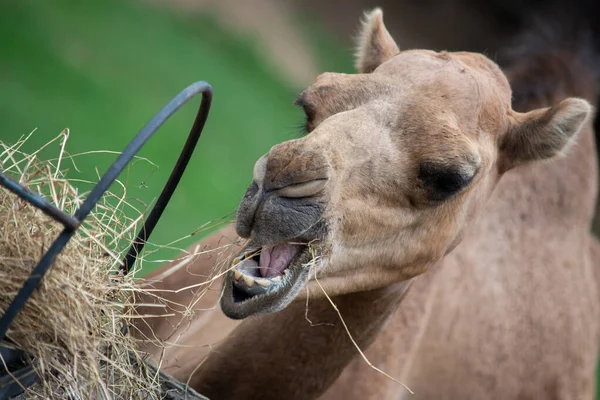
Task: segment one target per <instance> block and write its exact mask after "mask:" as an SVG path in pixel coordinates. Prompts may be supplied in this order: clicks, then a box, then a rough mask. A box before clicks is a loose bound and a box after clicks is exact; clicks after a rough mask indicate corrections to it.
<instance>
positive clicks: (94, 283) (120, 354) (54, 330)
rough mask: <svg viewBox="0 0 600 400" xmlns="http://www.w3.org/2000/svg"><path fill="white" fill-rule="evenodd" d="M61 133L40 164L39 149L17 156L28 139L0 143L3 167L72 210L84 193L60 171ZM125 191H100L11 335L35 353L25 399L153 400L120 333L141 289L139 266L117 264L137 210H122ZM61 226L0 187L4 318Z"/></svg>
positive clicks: (154, 391)
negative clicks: (52, 156)
mask: <svg viewBox="0 0 600 400" xmlns="http://www.w3.org/2000/svg"><path fill="white" fill-rule="evenodd" d="M67 138H68V131H64V132H63V133H61V135H60V136H58V137H57V138H56V139H54V140H53V141H51V142H50V143H48V145H46V146H44V147H47V146H49V145H52V146H54V147H55V148H56V147H59V152H58V157H57V159H56V160H53V161H40V160H39V159H38V157H37V154H38V153H39V151H40V150H41V149H40V150H38V151H36V152H35V153H33V154H25V153H23V152H21V151H20V148H21V147H22V146H23V144H24V143H25V141H26V139H24V140H21V141H19V142H18V143H16V144H15V145H13V146H8V145H6V144H3V143H2V142H0V170H2V171H3V172H4V173H6V174H8V175H9V176H11V177H12V178H13V179H15V180H17V181H19V182H20V183H22V184H24V185H25V186H27V187H28V188H29V189H30V190H32V191H33V192H36V193H39V194H41V195H43V196H44V197H45V198H47V199H48V200H49V201H51V202H52V203H53V204H55V205H57V206H58V207H59V208H60V209H62V210H64V211H66V212H67V213H68V214H73V213H74V212H75V210H76V209H77V208H78V207H79V206H80V205H81V203H82V201H83V199H85V194H82V193H79V192H78V190H77V189H76V188H75V187H73V185H72V184H71V183H70V182H69V180H67V179H66V177H65V174H64V173H63V171H62V170H61V164H63V163H64V160H65V158H67V157H66V154H67V153H66V152H65V143H66V140H67ZM58 145H60V146H58ZM90 188H91V186H90ZM125 192H126V191H125V187H124V186H123V195H121V196H117V195H115V194H114V193H109V194H107V195H105V196H104V197H103V199H102V201H101V202H100V203H99V204H98V206H97V207H96V208H95V210H94V211H93V212H92V213H91V214H90V216H89V217H88V218H87V219H86V220H85V221H84V223H83V225H82V227H81V228H80V229H79V230H78V231H77V233H76V234H75V236H74V237H73V238H72V239H71V241H70V242H69V244H68V245H67V247H66V248H65V249H64V250H63V251H62V253H61V254H60V255H59V256H58V258H57V259H56V262H55V263H54V265H53V267H52V268H51V269H50V271H49V272H48V274H47V275H46V277H45V278H44V279H43V281H42V283H41V285H40V287H39V288H38V289H37V290H36V291H35V293H34V295H33V296H32V297H31V298H30V299H29V301H28V302H27V304H26V306H25V308H24V309H23V310H22V311H21V313H20V314H19V316H18V317H17V319H16V320H15V321H14V323H13V325H12V327H11V328H10V330H9V332H8V334H7V338H8V339H9V340H10V341H12V342H13V343H14V344H15V345H16V346H17V347H18V348H21V349H23V350H24V351H26V352H27V353H28V354H29V355H30V356H31V357H32V358H31V360H30V362H31V363H32V364H33V365H34V366H35V369H36V371H37V373H38V374H39V376H40V377H41V378H42V381H41V383H39V384H36V385H34V386H33V387H32V388H30V389H28V391H27V392H26V396H27V397H34V398H35V397H42V398H60V399H64V398H72V399H130V398H136V399H154V398H159V391H160V382H158V381H157V379H156V377H157V374H156V373H155V372H148V370H147V369H145V368H139V365H138V364H139V363H140V361H141V356H138V355H137V353H136V351H135V350H134V349H135V348H136V343H135V339H134V338H132V337H131V336H129V335H127V334H126V333H123V332H125V331H126V329H125V330H124V329H123V328H124V326H125V325H127V324H128V322H129V321H130V319H131V318H133V317H134V316H135V313H134V311H133V301H134V296H133V294H134V292H136V291H137V292H139V291H140V289H139V288H138V287H137V286H136V283H135V279H134V277H135V272H136V271H132V273H131V274H129V275H127V276H123V275H119V274H117V270H118V266H119V264H120V262H121V259H122V255H123V252H124V251H126V250H127V245H128V244H129V243H130V242H131V240H132V239H133V238H134V235H135V233H136V231H137V229H138V226H137V225H138V223H139V222H140V220H141V218H139V217H140V216H141V214H142V213H141V212H139V211H136V213H137V217H136V218H135V219H132V218H131V217H127V216H126V212H125V211H126V209H127V208H128V207H131V205H129V204H128V203H127V201H126V200H125ZM130 211H131V210H130ZM129 215H131V213H129ZM61 230H62V225H61V224H60V223H57V222H55V221H53V220H52V219H51V218H49V217H47V216H45V215H44V214H43V213H42V212H40V211H39V210H38V209H37V208H35V207H33V206H31V205H29V204H28V203H26V202H24V201H23V200H21V199H19V198H18V197H17V196H16V195H14V194H12V193H10V192H8V191H7V190H4V188H1V187H0V315H1V314H2V313H3V312H4V310H6V308H7V306H8V305H9V304H10V302H11V301H12V300H13V298H14V297H15V295H16V294H17V292H18V291H19V289H20V288H21V286H22V285H23V282H24V280H25V279H26V277H27V276H28V275H29V274H30V272H31V271H32V269H33V267H34V266H35V265H36V263H37V262H38V261H39V259H40V257H41V256H42V254H43V253H44V252H45V250H46V249H47V248H48V246H49V245H50V244H51V243H52V242H53V241H54V240H55V238H56V237H57V236H58V235H59V233H60V232H61ZM0 362H3V360H1V359H0ZM1 366H2V365H1V364H0V368H1Z"/></svg>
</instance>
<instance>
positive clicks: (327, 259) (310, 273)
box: [137, 9, 600, 400]
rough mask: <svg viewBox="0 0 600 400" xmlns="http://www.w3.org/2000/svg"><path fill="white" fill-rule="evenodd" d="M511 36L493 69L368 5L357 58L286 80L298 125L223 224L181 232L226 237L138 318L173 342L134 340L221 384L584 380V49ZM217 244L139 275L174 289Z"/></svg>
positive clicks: (446, 386) (547, 387) (590, 267)
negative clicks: (407, 39) (220, 256)
mask: <svg viewBox="0 0 600 400" xmlns="http://www.w3.org/2000/svg"><path fill="white" fill-rule="evenodd" d="M527 43H528V42H525V44H524V45H523V46H522V48H520V49H518V51H517V52H516V53H515V55H514V57H513V59H512V60H511V62H510V63H508V64H507V66H506V67H505V68H504V70H501V69H500V68H499V67H498V65H497V64H496V63H494V62H493V61H491V60H490V59H489V58H487V57H485V56H484V55H481V54H476V53H468V52H434V51H429V50H405V51H400V49H399V47H398V46H397V44H396V42H395V41H394V39H393V38H392V37H391V36H390V34H389V33H388V31H387V30H386V28H385V25H384V23H383V14H382V11H381V10H380V9H375V10H373V11H371V12H369V13H367V14H366V16H365V19H364V22H363V24H362V27H361V34H360V36H359V40H358V51H357V58H356V67H357V71H358V73H357V74H350V75H346V74H338V73H325V74H322V75H320V76H319V77H317V79H316V81H315V82H314V83H313V84H312V85H311V86H309V87H308V88H307V89H305V90H304V91H303V92H302V93H301V94H300V96H299V97H298V99H297V101H296V104H297V105H298V106H300V107H302V108H303V109H304V111H305V113H306V131H307V133H306V135H305V136H304V137H302V138H300V139H295V140H290V141H287V142H283V143H281V144H278V145H276V146H274V147H272V148H271V149H270V151H269V152H268V153H267V154H265V155H264V156H263V157H261V158H260V159H259V160H258V161H257V162H256V165H255V167H254V170H253V179H252V183H251V185H250V187H249V188H248V190H247V192H246V194H245V195H244V198H243V199H242V200H241V202H240V206H239V209H238V213H237V217H236V221H235V224H234V225H231V226H227V227H225V228H224V229H222V230H221V231H219V232H217V233H215V234H213V235H212V236H210V237H209V238H207V239H206V240H205V241H204V242H202V243H200V244H199V245H198V246H196V248H202V249H207V248H219V246H220V245H221V244H222V243H233V245H231V246H230V247H229V249H233V251H234V252H235V257H232V260H231V263H230V264H229V265H228V266H227V272H226V273H225V274H224V275H223V277H222V279H220V280H217V281H215V282H214V283H213V285H212V289H211V290H210V291H209V292H208V293H207V295H206V296H205V297H203V298H202V299H201V300H200V301H199V303H198V304H197V305H196V307H197V308H198V309H202V310H203V311H201V312H198V314H197V316H198V318H197V319H195V320H193V321H192V322H189V323H188V324H185V325H182V326H180V327H178V328H177V323H178V322H179V321H181V316H170V317H168V318H148V319H147V320H145V321H143V322H140V323H139V324H138V325H137V328H138V330H139V334H141V335H142V336H144V337H149V338H150V337H152V338H162V339H165V340H167V338H168V341H169V342H174V341H177V343H178V344H179V346H171V347H168V348H167V349H166V350H164V351H163V350H161V349H160V347H157V346H155V344H152V343H150V342H149V344H148V346H147V347H146V348H145V350H146V351H147V352H148V353H150V355H151V356H152V357H154V358H155V359H156V360H158V359H161V360H162V364H161V365H162V367H163V368H164V369H165V370H166V371H167V372H169V373H171V374H173V375H174V376H175V377H177V378H178V379H180V380H183V381H187V382H189V383H190V385H191V386H192V387H194V388H195V389H196V390H198V391H199V392H201V393H203V394H204V395H206V396H208V397H209V398H211V399H219V400H221V399H252V398H261V399H315V398H321V399H344V398H347V399H401V398H417V399H436V400H438V399H523V400H525V399H592V398H593V396H594V393H595V376H594V375H595V367H596V359H597V354H598V350H599V348H598V347H599V346H598V344H599V333H600V319H599V318H598V317H599V316H600V295H599V290H598V288H599V285H598V283H599V282H600V273H599V271H598V268H599V267H600V246H599V245H598V243H597V241H596V239H594V238H593V236H592V235H591V233H590V224H591V221H592V217H593V214H594V205H595V201H596V192H597V159H596V153H595V145H594V134H593V129H592V123H591V122H592V114H593V105H594V103H595V99H596V74H595V70H594V67H595V66H594V65H593V64H592V63H590V62H588V59H587V58H585V57H583V54H584V52H581V51H580V48H579V46H577V45H576V43H566V45H565V46H562V47H557V46H553V45H552V43H550V44H549V45H547V46H545V47H544V46H540V45H539V43H537V44H536V45H535V46H533V45H532V46H530V47H528V46H527ZM509 82H510V83H509ZM513 96H514V99H513ZM238 235H239V236H240V237H242V238H244V239H246V242H245V243H243V242H241V241H236V240H237V238H238ZM215 258H216V257H215V256H211V255H210V254H209V253H203V254H202V255H200V256H198V257H197V259H196V260H195V261H194V262H193V263H192V264H191V265H188V266H187V267H186V268H174V266H176V265H177V262H175V263H173V264H171V265H167V266H165V267H164V268H163V269H161V270H159V271H157V272H156V273H155V274H153V275H152V276H150V277H149V282H152V284H153V286H154V287H155V288H158V289H162V290H165V296H166V297H167V300H168V301H169V302H174V303H181V304H187V302H188V300H189V299H190V298H191V297H192V296H193V290H191V289H187V290H184V291H179V292H175V291H174V289H178V288H182V287H186V286H188V285H191V284H193V283H195V282H199V281H200V280H201V279H205V277H208V276H210V275H211V273H212V272H213V269H214V265H215ZM220 285H222V287H221V288H219V286H220ZM140 301H141V302H142V303H144V304H145V305H143V306H140V308H139V312H140V314H142V315H149V314H152V313H153V312H154V313H157V312H156V311H153V310H155V309H156V308H155V307H150V304H149V303H151V302H152V299H149V298H141V299H140ZM217 302H219V307H215V304H216V303H217ZM334 305H335V306H334ZM174 327H176V328H177V329H174ZM357 347H358V348H360V349H362V350H365V353H364V354H365V357H366V358H367V359H368V360H369V361H370V363H371V365H369V364H367V363H366V362H365V360H364V359H363V357H361V355H360V354H359V352H358V350H357ZM374 368H378V369H379V371H377V370H375V369H374ZM382 371H383V372H385V373H386V374H387V376H386V375H384V374H383V373H381V372H382ZM390 377H392V378H395V379H390ZM397 381H400V382H402V383H404V384H406V385H407V386H408V388H410V390H412V392H414V393H415V395H414V396H412V397H411V395H410V393H409V391H408V389H406V388H405V387H403V386H402V385H400V384H399V383H398V382H397Z"/></svg>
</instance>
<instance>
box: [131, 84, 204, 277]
mask: <svg viewBox="0 0 600 400" xmlns="http://www.w3.org/2000/svg"><path fill="white" fill-rule="evenodd" d="M206 85H208V84H206ZM208 88H210V86H208ZM194 89H195V88H193V87H191V86H190V87H188V89H186V90H184V91H183V92H181V93H180V94H179V96H178V97H175V98H174V99H173V100H171V102H170V103H169V104H168V105H167V106H165V107H164V108H163V109H162V110H161V111H160V112H159V113H158V115H156V116H155V117H154V118H153V119H152V120H151V121H150V122H149V123H148V125H146V127H144V129H149V130H156V129H158V127H159V126H160V125H162V123H163V122H164V121H166V120H167V119H168V118H169V117H170V116H171V115H173V113H175V111H177V110H178V109H179V107H181V105H183V103H185V102H186V101H187V100H188V99H190V98H191V97H193V96H194V95H195V94H196V93H198V92H197V91H195V90H194ZM203 93H204V96H202V102H201V103H200V109H199V110H198V115H196V120H195V121H194V125H193V126H192V129H191V131H190V134H189V135H188V138H187V140H186V142H185V145H184V146H183V149H182V150H181V154H180V155H179V158H178V159H177V163H176V164H175V167H174V168H173V171H172V172H171V175H170V176H169V179H168V180H167V183H166V185H165V187H164V188H163V190H162V192H161V193H160V196H159V197H158V199H157V200H156V203H155V204H154V207H153V208H152V211H150V215H149V216H148V218H146V220H145V221H144V226H143V227H142V229H140V231H139V233H138V235H137V238H136V239H135V241H134V242H133V244H132V245H131V247H130V248H129V251H128V252H127V256H125V259H124V260H123V265H122V266H121V271H122V272H123V273H124V274H127V273H128V272H129V268H130V267H131V266H132V265H133V263H134V262H135V260H136V258H137V256H138V254H140V253H141V251H142V249H143V248H144V245H145V244H146V241H147V240H148V238H149V237H150V235H151V234H152V231H153V230H154V227H155V226H156V224H157V223H158V220H159V219H160V217H161V215H162V213H163V211H164V210H165V207H166V206H167V203H168V202H169V200H171V196H172V195H173V192H174V191H175V189H176V188H177V185H178V184H179V181H180V180H181V177H182V176H183V171H185V169H186V167H187V165H188V162H189V161H190V158H191V157H192V153H193V152H194V149H195V148H196V143H198V139H200V134H201V133H202V129H204V125H205V124H206V119H207V118H208V112H209V110H210V104H211V102H212V90H207V91H203ZM178 101H179V102H180V104H179V105H178V106H177V108H175V103H176V102H178ZM170 105H171V107H169V106H170Z"/></svg>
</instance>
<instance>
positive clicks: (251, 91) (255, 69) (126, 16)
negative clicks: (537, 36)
mask: <svg viewBox="0 0 600 400" xmlns="http://www.w3.org/2000/svg"><path fill="white" fill-rule="evenodd" d="M529 3H531V4H534V3H536V1H534V0H531V1H530V2H529ZM515 4H516V3H515V2H514V1H512V0H511V1H489V2H477V1H473V0H456V1H454V2H448V1H441V0H440V1H432V0H429V1H422V2H413V1H394V0H380V1H370V0H331V1H322V0H196V1H193V0H171V1H167V0H102V1H75V0H71V1H68V0H52V1H50V0H2V1H0V37H1V38H2V40H1V41H0V57H1V58H0V94H1V95H0V126H1V127H2V131H0V132H1V133H0V140H2V141H4V142H8V143H12V142H15V141H16V140H18V139H19V138H20V137H22V136H24V135H28V134H29V133H30V132H32V131H33V130H36V132H35V133H34V135H33V136H32V137H31V139H30V140H29V142H28V143H27V145H26V147H25V148H24V150H25V151H33V150H35V149H37V148H38V147H39V146H41V145H42V144H44V143H46V142H48V141H49V140H50V139H52V138H54V137H55V136H57V135H58V134H59V133H60V132H61V131H62V130H63V129H64V128H69V130H70V138H69V142H68V148H67V150H68V151H69V153H70V154H77V153H83V152H89V151H97V150H110V151H120V150H122V149H123V148H124V147H125V145H126V144H127V143H128V142H129V141H130V140H131V139H132V138H133V136H134V135H135V134H136V133H137V132H138V130H139V129H140V128H141V127H142V126H143V125H144V124H145V123H146V122H147V121H148V120H149V119H150V118H151V117H152V116H153V115H154V113H155V112H157V111H158V110H159V109H160V108H161V107H162V106H163V105H164V104H165V103H166V102H168V101H169V100H170V99H171V98H172V97H173V96H174V95H175V94H177V93H178V92H179V91H180V90H181V89H183V88H184V87H186V86H187V85H189V84H191V83H193V82H195V81H198V80H205V81H208V82H209V83H210V84H211V85H212V86H213V88H214V92H215V94H214V102H213V107H212V111H211V113H210V116H209V120H208V123H207V126H206V128H205V130H204V133H203V136H202V138H201V140H200V143H199V145H198V147H197V149H196V152H195V154H194V157H193V159H192V161H191V163H190V165H189V167H188V170H187V172H186V174H185V175H184V177H183V179H182V181H181V184H180V187H179V188H178V190H177V191H176V193H175V195H174V197H173V199H172V201H171V202H170V204H169V206H168V208H167V210H166V212H165V214H164V216H163V218H162V219H161V222H160V223H159V225H158V227H157V229H156V231H155V233H154V235H153V237H152V242H154V243H156V244H158V245H162V244H167V243H169V242H171V241H173V240H176V239H178V238H181V237H184V236H186V235H188V234H190V233H191V232H193V231H194V230H196V229H197V228H198V227H200V226H203V225H204V224H206V223H209V221H215V220H222V219H224V220H231V219H232V218H233V216H234V212H235V207H236V205H237V203H238V201H239V199H240V198H241V196H242V195H243V193H244V191H245V188H246V186H247V185H248V184H249V182H250V180H251V174H252V166H253V164H254V162H255V160H256V159H257V158H258V157H260V156H261V155H262V154H264V153H265V152H267V151H268V150H269V148H270V147H271V146H273V145H274V144H276V143H279V142H281V141H284V140H288V139H291V138H294V137H297V136H298V135H299V134H300V126H301V124H302V122H303V116H302V113H301V112H300V111H299V110H297V109H296V108H294V107H293V106H292V102H293V99H294V98H295V96H296V94H297V93H298V92H299V91H300V90H301V89H302V87H304V86H306V85H308V84H309V83H310V82H311V81H312V79H314V77H315V76H316V75H317V74H318V73H320V72H322V71H335V72H352V48H351V42H350V39H351V37H352V35H353V34H354V33H355V28H356V26H357V21H358V18H359V17H360V15H361V12H362V11H363V10H365V9H369V8H371V7H373V6H377V5H379V6H383V8H384V9H385V10H386V24H387V25H388V28H389V29H390V31H391V32H392V34H393V35H394V37H396V38H397V40H398V42H399V44H400V46H401V47H402V48H405V49H406V48H417V47H421V48H434V49H448V50H464V49H467V50H472V51H486V53H487V54H490V53H493V52H494V51H495V50H494V49H497V48H498V47H499V46H501V44H502V43H503V42H504V41H505V40H506V39H507V38H510V37H511V35H513V34H514V33H515V29H516V27H517V25H518V22H519V18H518V14H519V13H523V10H522V9H518V7H516V6H515ZM519 7H522V3H520V4H519ZM198 103H199V99H197V100H196V101H192V102H191V103H190V104H188V105H186V106H185V107H184V108H183V109H182V110H181V111H180V112H179V113H177V114H176V115H175V116H174V117H173V118H172V119H171V120H169V121H168V122H167V123H166V124H165V125H164V126H163V128H162V129H161V130H160V131H159V132H158V134H157V135H156V136H155V137H154V138H153V139H152V140H151V141H150V142H149V143H148V144H147V145H146V146H145V147H144V149H143V150H142V152H141V153H140V155H141V156H144V157H147V158H148V159H150V160H151V161H152V162H153V163H154V164H155V165H152V164H149V163H146V162H136V163H134V164H132V166H131V167H130V168H129V169H128V170H127V171H126V173H125V174H124V175H123V176H122V177H121V179H122V180H123V181H125V182H126V184H127V188H128V198H129V199H130V201H131V202H132V203H133V204H135V205H137V206H138V207H140V208H144V207H146V206H147V205H148V204H150V203H151V202H152V200H153V199H155V197H156V196H157V195H158V193H159V191H160V189H161V188H162V185H163V184H164V182H165V181H166V179H167V177H168V175H169V173H170V169H171V168H172V166H173V164H174V162H175V160H176V158H177V156H178V155H179V152H180V150H181V147H182V145H183V143H184V141H185V138H186V136H187V134H188V130H189V128H190V126H191V123H192V121H193V118H194V115H195V112H196V108H197V105H198ZM57 153H58V145H55V146H53V147H51V148H49V149H48V152H47V153H46V154H48V156H49V157H55V156H56V155H57ZM114 158H115V155H114V154H106V153H101V154H92V155H85V156H81V157H76V158H75V161H76V163H77V170H76V169H75V167H74V166H73V165H72V164H71V163H70V162H69V161H65V163H64V164H63V165H65V166H66V167H68V168H69V169H70V171H69V177H71V178H76V179H86V180H92V181H95V180H97V176H98V174H102V173H103V172H104V171H105V170H106V168H107V167H108V165H109V164H110V163H111V162H112V161H113V160H114ZM83 189H89V186H86V187H83ZM115 190H117V191H118V188H115ZM209 232H210V231H205V232H202V233H200V234H198V235H196V236H194V237H193V238H190V239H188V240H187V241H184V242H181V243H178V244H177V247H179V248H183V247H187V246H188V245H190V244H191V243H192V242H193V241H197V240H198V239H199V238H201V237H202V236H203V235H205V234H207V233H209ZM176 254H177V251H176V250H173V249H163V250H161V251H159V252H156V253H154V254H153V255H152V256H151V257H149V259H148V261H152V260H154V261H155V262H154V263H153V262H146V263H145V271H146V272H147V271H149V270H151V269H152V268H154V267H158V266H159V265H160V263H159V261H160V260H165V259H169V258H173V257H174V256H175V255H176Z"/></svg>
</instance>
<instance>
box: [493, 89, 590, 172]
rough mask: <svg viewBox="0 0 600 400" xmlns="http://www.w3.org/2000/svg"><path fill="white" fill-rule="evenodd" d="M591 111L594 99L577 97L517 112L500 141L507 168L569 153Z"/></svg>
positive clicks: (504, 163) (503, 160)
mask: <svg viewBox="0 0 600 400" xmlns="http://www.w3.org/2000/svg"><path fill="white" fill-rule="evenodd" d="M591 114H592V106H591V105H590V103H588V102H587V101H585V100H583V99H577V98H568V99H565V100H563V101H561V102H560V103H558V104H556V105H554V106H552V107H549V108H541V109H538V110H534V111H530V112H528V113H525V114H521V113H515V114H514V122H513V124H512V126H511V127H510V128H509V130H508V132H507V133H506V135H505V136H504V137H503V138H502V140H501V142H500V153H501V157H502V165H503V166H504V168H503V169H504V170H508V169H510V168H512V167H515V166H517V165H520V164H525V163H529V162H534V161H541V160H548V159H551V158H554V157H558V156H561V155H564V154H566V152H567V151H568V150H569V148H570V147H571V146H572V145H573V144H574V143H575V141H576V140H577V136H578V135H579V132H580V131H581V128H582V127H583V125H584V123H585V122H586V121H587V120H588V118H589V116H590V115H591Z"/></svg>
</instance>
